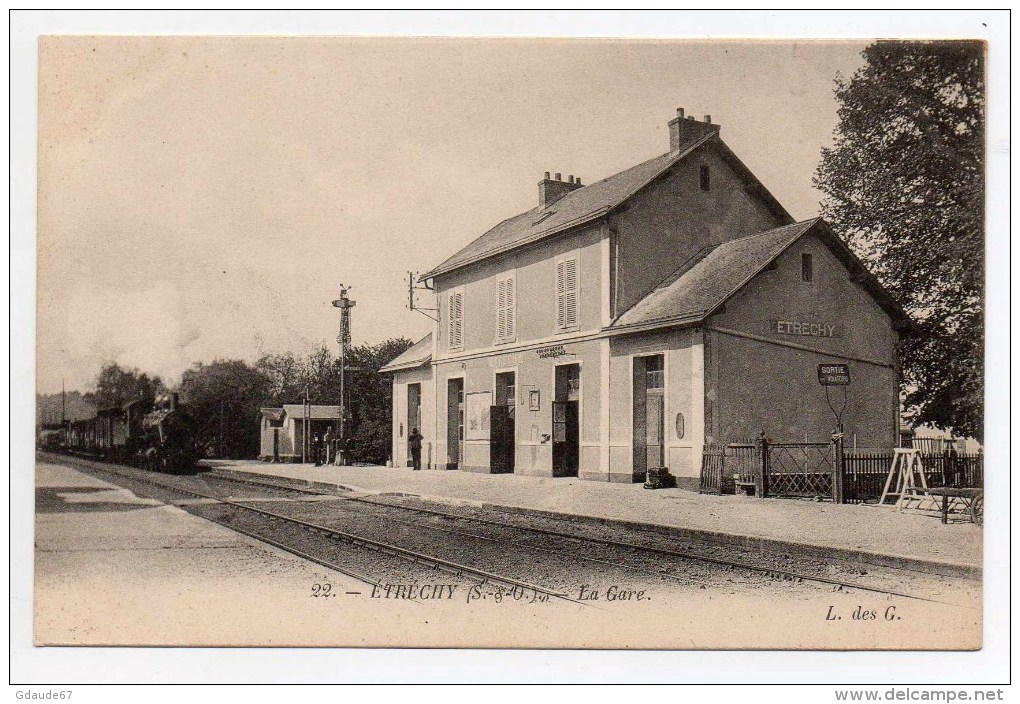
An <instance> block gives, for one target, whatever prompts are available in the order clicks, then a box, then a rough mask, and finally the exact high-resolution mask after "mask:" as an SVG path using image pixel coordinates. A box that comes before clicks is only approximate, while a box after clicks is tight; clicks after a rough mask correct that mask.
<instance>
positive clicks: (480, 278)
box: [435, 224, 605, 360]
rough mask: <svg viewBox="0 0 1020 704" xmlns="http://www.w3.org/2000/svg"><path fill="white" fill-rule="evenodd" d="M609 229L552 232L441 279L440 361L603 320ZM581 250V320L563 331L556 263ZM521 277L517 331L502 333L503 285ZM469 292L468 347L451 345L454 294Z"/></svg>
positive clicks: (552, 336) (549, 337) (553, 336)
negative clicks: (510, 336)
mask: <svg viewBox="0 0 1020 704" xmlns="http://www.w3.org/2000/svg"><path fill="white" fill-rule="evenodd" d="M603 234H604V233H603V228H602V227H601V226H600V225H598V224H593V225H591V226H588V227H584V228H579V229H578V231H577V232H574V233H569V234H564V235H561V236H556V237H551V238H549V239H547V240H545V241H543V242H540V243H537V244H536V245H534V246H532V247H525V248H521V249H518V250H515V251H513V252H509V253H507V254H505V255H503V256H499V257H492V258H491V259H488V260H485V261H482V262H479V263H477V264H475V265H473V266H470V267H465V268H463V269H459V270H457V271H453V272H451V273H449V274H444V275H442V276H438V277H436V279H435V288H436V299H437V302H438V307H439V319H440V320H441V321H442V325H440V326H439V329H438V334H437V338H438V339H437V341H436V354H437V359H438V360H443V359H445V358H447V357H454V356H462V355H465V354H470V353H472V352H476V353H477V352H483V353H491V354H499V350H500V348H503V347H515V346H518V345H521V344H525V343H530V342H536V341H545V342H547V343H549V344H551V343H554V342H557V341H558V340H559V339H560V338H563V337H571V336H574V335H576V334H578V333H580V332H582V331H586V330H597V329H599V328H600V327H601V325H602V301H603V297H604V295H605V292H604V291H603V289H602V278H603V277H602V271H603V254H604V253H603V244H602V238H603ZM573 253H576V255H577V266H578V271H577V274H578V286H579V288H578V296H577V301H578V325H577V326H575V327H573V328H571V329H569V330H563V329H560V328H559V327H558V326H557V317H556V262H557V260H558V259H560V258H562V257H564V256H568V255H570V254H573ZM510 273H513V274H514V277H515V286H514V289H515V296H516V317H515V336H514V338H513V339H510V340H500V339H498V337H497V310H498V306H497V286H498V283H499V281H500V280H501V279H503V278H504V277H505V276H507V275H508V274H510ZM457 289H460V290H462V291H463V294H464V297H463V307H464V308H463V333H462V335H463V347H462V348H460V349H456V350H451V349H450V346H449V334H448V329H447V321H448V320H449V293H450V292H451V291H453V290H457Z"/></svg>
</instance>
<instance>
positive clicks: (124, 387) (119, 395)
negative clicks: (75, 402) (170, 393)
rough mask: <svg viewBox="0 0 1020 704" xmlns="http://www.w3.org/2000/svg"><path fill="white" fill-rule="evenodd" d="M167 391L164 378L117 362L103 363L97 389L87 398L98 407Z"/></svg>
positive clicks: (106, 406)
mask: <svg viewBox="0 0 1020 704" xmlns="http://www.w3.org/2000/svg"><path fill="white" fill-rule="evenodd" d="M164 391H166V387H165V386H164V385H163V380H162V379H160V378H159V377H158V376H153V377H150V376H149V375H148V374H143V373H142V372H139V371H138V370H137V369H122V368H121V366H120V365H119V364H117V363H116V362H110V363H109V364H105V365H103V367H102V369H100V370H99V375H98V376H97V377H96V390H95V391H94V392H93V393H89V394H85V400H86V401H87V402H88V403H92V404H94V405H95V406H96V407H97V408H109V407H111V406H120V405H123V404H125V403H127V402H128V401H134V400H135V399H139V398H154V397H155V396H156V394H159V393H162V392H164Z"/></svg>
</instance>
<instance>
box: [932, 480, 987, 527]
mask: <svg viewBox="0 0 1020 704" xmlns="http://www.w3.org/2000/svg"><path fill="white" fill-rule="evenodd" d="M928 494H929V495H930V496H932V497H938V496H941V497H942V508H941V513H942V522H943V523H948V522H949V513H950V510H952V512H953V513H961V514H963V513H965V514H968V515H969V517H970V522H971V523H982V522H983V521H984V513H985V509H984V507H985V490H984V489H956V488H953V487H933V488H931V489H928Z"/></svg>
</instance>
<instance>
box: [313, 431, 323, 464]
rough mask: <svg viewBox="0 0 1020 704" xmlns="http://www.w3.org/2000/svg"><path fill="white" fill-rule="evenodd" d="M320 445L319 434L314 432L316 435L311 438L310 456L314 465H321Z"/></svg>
mask: <svg viewBox="0 0 1020 704" xmlns="http://www.w3.org/2000/svg"><path fill="white" fill-rule="evenodd" d="M320 447H322V444H321V441H320V440H319V436H318V435H317V434H316V436H315V437H314V438H312V457H314V458H315V466H316V467H320V466H322V455H321V454H320V453H319V448H320Z"/></svg>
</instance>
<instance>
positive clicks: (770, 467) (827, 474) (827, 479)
mask: <svg viewBox="0 0 1020 704" xmlns="http://www.w3.org/2000/svg"><path fill="white" fill-rule="evenodd" d="M836 467H837V460H836V451H835V444H834V443H830V442H818V443H815V442H800V443H774V444H773V443H769V445H768V455H767V460H766V470H767V472H766V474H767V476H768V483H767V484H766V489H765V492H764V493H765V495H766V496H797V497H821V498H825V499H832V498H833V495H834V492H835V480H836Z"/></svg>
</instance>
